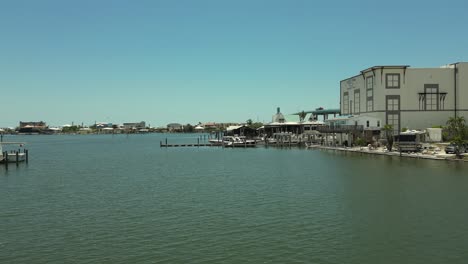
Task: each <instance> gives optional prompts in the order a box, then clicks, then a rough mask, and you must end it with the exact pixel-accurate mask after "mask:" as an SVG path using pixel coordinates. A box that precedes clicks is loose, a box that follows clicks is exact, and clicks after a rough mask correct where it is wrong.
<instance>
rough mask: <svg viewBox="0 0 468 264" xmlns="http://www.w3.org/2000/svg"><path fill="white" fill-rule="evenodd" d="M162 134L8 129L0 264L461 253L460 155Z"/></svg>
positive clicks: (465, 251) (428, 259) (467, 228)
mask: <svg viewBox="0 0 468 264" xmlns="http://www.w3.org/2000/svg"><path fill="white" fill-rule="evenodd" d="M164 137H166V135H131V136H129V137H127V136H125V135H119V136H106V135H92V136H23V137H20V136H17V137H13V136H11V137H9V138H8V137H7V138H6V140H10V141H19V140H24V141H27V142H28V146H27V147H28V148H29V149H30V162H29V164H28V165H26V164H22V165H20V166H19V167H18V168H16V167H15V166H12V165H10V168H9V171H8V172H6V171H5V168H4V166H0V263H360V264H361V263H392V264H394V263H425V264H427V263H467V262H468V224H467V223H468V164H459V163H449V162H440V161H426V160H414V159H399V158H391V157H380V156H379V157H373V156H367V155H363V156H361V155H359V154H352V155H351V154H343V153H334V152H331V151H320V150H304V149H275V148H268V149H264V148H256V149H222V148H175V149H160V148H159V141H160V140H163V138H164ZM170 137H171V139H170V141H175V140H178V142H180V141H193V142H196V138H192V139H189V138H186V137H187V136H186V135H182V136H177V135H170ZM177 137H179V138H178V139H177Z"/></svg>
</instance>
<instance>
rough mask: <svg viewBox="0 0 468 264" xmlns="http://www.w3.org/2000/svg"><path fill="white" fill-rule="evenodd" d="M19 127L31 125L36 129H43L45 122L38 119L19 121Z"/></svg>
mask: <svg viewBox="0 0 468 264" xmlns="http://www.w3.org/2000/svg"><path fill="white" fill-rule="evenodd" d="M19 127H20V128H25V127H33V128H37V129H44V128H46V127H47V125H46V123H45V122H44V121H39V122H23V121H20V122H19Z"/></svg>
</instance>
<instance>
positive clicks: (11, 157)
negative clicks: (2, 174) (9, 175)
mask: <svg viewBox="0 0 468 264" xmlns="http://www.w3.org/2000/svg"><path fill="white" fill-rule="evenodd" d="M3 145H19V146H24V145H25V143H24V142H0V153H2V155H1V156H0V164H4V165H5V169H6V170H8V165H9V163H15V164H16V167H18V166H19V163H20V162H25V163H28V162H29V150H27V149H23V151H21V149H18V150H10V151H3Z"/></svg>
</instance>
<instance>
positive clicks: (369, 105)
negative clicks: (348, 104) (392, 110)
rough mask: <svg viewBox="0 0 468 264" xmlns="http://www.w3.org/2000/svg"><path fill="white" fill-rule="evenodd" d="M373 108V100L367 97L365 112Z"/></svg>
mask: <svg viewBox="0 0 468 264" xmlns="http://www.w3.org/2000/svg"><path fill="white" fill-rule="evenodd" d="M373 110H374V102H373V101H372V100H369V98H367V112H372V111H373Z"/></svg>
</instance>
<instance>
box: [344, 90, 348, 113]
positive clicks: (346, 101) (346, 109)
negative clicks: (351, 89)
mask: <svg viewBox="0 0 468 264" xmlns="http://www.w3.org/2000/svg"><path fill="white" fill-rule="evenodd" d="M348 110H349V95H348V93H347V92H346V93H344V94H343V114H344V115H346V114H348V113H349V112H348Z"/></svg>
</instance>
